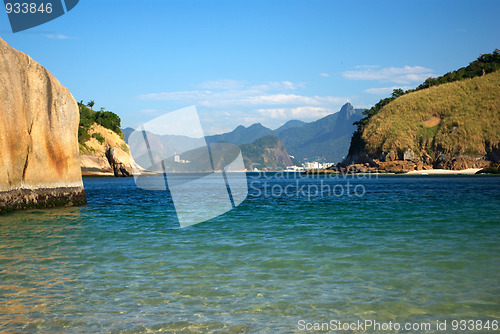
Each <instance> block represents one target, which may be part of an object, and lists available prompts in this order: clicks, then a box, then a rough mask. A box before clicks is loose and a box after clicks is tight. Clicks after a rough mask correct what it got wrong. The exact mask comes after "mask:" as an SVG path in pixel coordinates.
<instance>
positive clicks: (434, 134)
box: [346, 50, 500, 166]
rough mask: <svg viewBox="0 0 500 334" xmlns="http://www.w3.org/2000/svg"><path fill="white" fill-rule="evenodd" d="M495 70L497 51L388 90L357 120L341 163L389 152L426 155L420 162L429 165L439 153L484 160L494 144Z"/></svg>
mask: <svg viewBox="0 0 500 334" xmlns="http://www.w3.org/2000/svg"><path fill="white" fill-rule="evenodd" d="M496 69H500V52H499V51H498V50H495V51H494V52H493V53H492V54H486V55H482V56H481V57H479V58H478V60H476V61H474V62H472V63H471V64H470V65H469V66H467V67H463V68H461V69H459V70H457V71H453V72H449V73H447V74H445V75H443V76H441V77H439V78H429V79H427V80H426V81H425V82H424V83H423V84H422V85H420V86H419V87H417V89H414V90H410V91H406V92H404V91H402V90H394V92H393V94H392V96H391V97H389V98H386V99H382V100H381V101H379V102H378V103H377V104H376V105H375V106H373V107H372V108H371V109H369V110H367V111H366V112H365V118H363V119H362V120H360V121H359V122H357V130H356V132H355V133H354V135H353V137H352V139H351V147H350V149H349V156H348V158H347V159H346V162H347V163H356V162H359V161H356V160H359V159H357V158H359V157H360V156H362V155H365V156H366V155H367V156H368V157H369V158H371V159H381V160H382V161H383V160H384V159H385V158H384V155H387V153H388V152H391V151H393V152H394V158H392V159H396V160H397V159H401V160H413V161H424V160H426V159H427V161H424V162H426V163H428V164H430V165H434V166H436V163H437V162H439V161H438V160H439V159H445V158H446V157H445V156H448V158H449V157H453V156H454V157H457V156H462V155H464V156H469V157H486V158H487V159H490V158H491V155H492V154H493V155H496V151H498V146H499V143H500V71H498V70H497V71H495V70H496ZM488 73H489V74H488ZM404 152H408V154H407V158H405V157H404ZM490 160H495V159H490Z"/></svg>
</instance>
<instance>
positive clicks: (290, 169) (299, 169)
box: [286, 166, 304, 172]
mask: <svg viewBox="0 0 500 334" xmlns="http://www.w3.org/2000/svg"><path fill="white" fill-rule="evenodd" d="M286 171H287V172H303V171H304V167H299V166H287V167H286Z"/></svg>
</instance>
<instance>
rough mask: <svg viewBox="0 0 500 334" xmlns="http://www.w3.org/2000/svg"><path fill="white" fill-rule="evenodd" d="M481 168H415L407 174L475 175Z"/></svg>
mask: <svg viewBox="0 0 500 334" xmlns="http://www.w3.org/2000/svg"><path fill="white" fill-rule="evenodd" d="M480 170H481V168H467V169H462V170H449V169H429V170H414V171H411V172H407V173H405V175H474V174H476V173H477V172H479V171H480Z"/></svg>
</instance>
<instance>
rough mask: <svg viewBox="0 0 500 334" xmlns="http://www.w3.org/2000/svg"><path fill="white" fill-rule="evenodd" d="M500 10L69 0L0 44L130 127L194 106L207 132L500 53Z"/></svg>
mask: <svg viewBox="0 0 500 334" xmlns="http://www.w3.org/2000/svg"><path fill="white" fill-rule="evenodd" d="M499 14H500V1H497V0H492V1H482V0H470V1H461V0H452V1H440V0H432V1H426V0H419V1H390V0H383V1H376V0H370V1H333V0H329V1H319V0H307V1H306V0H302V1H295V0H287V1H285V0H265V1H257V0H255V1H252V0H230V1H222V0H199V1H191V0H140V1H139V0H137V1H132V0H80V2H79V4H78V5H77V6H76V7H75V8H74V9H73V10H71V11H70V12H68V13H67V14H65V15H63V16H61V17H59V18H57V19H55V20H53V21H50V22H48V23H45V24H43V25H40V26H37V27H34V28H32V29H29V30H26V31H23V32H18V33H12V30H11V28H10V25H9V21H8V17H7V14H6V13H5V11H3V10H0V37H1V38H3V39H4V40H5V41H6V42H7V43H9V44H10V45H11V46H12V47H14V48H16V49H18V50H20V51H23V52H25V53H27V54H29V55H30V56H31V57H32V58H33V59H34V60H36V61H38V62H39V63H40V64H42V65H43V66H44V67H45V68H47V69H48V70H49V71H50V72H51V73H52V74H54V76H55V77H56V78H57V79H58V80H59V81H60V82H61V83H62V84H63V85H64V86H66V87H68V89H69V90H70V92H71V93H72V94H73V96H74V97H75V99H76V100H77V101H81V100H83V101H84V102H87V101H89V100H94V101H95V106H96V107H97V108H96V107H94V109H99V108H101V107H104V108H105V109H106V110H111V111H113V112H115V113H116V114H118V115H119V116H120V117H121V119H122V127H134V128H135V127H137V126H139V125H140V124H141V123H144V122H147V121H149V120H152V119H154V118H156V117H159V116H161V115H163V114H165V113H167V112H171V111H175V110H178V109H181V108H185V107H188V106H192V105H194V106H195V107H196V108H197V110H198V113H199V115H200V118H201V123H202V126H203V129H204V131H205V134H207V135H208V134H214V133H221V132H226V131H230V130H232V129H234V128H235V127H236V126H238V125H240V124H241V125H244V126H249V125H251V124H253V123H256V122H260V123H262V124H263V125H265V126H267V127H270V128H276V127H279V126H280V125H282V124H283V123H285V122H286V121H287V120H291V119H300V120H303V121H308V122H309V121H313V120H316V119H319V118H321V117H324V116H326V115H328V114H330V113H334V112H337V111H338V110H339V109H340V108H341V106H342V105H343V104H345V103H346V102H350V103H351V104H353V105H354V106H355V107H357V108H367V107H370V106H372V105H373V104H375V103H377V102H378V101H379V100H380V99H381V98H384V97H387V96H389V95H390V93H391V92H392V90H393V89H395V88H403V89H409V88H414V87H416V86H418V85H419V84H420V83H422V82H423V81H424V80H425V79H426V78H428V77H431V76H439V75H442V74H444V73H446V72H448V71H452V70H455V69H457V68H460V67H463V66H466V65H468V64H469V63H470V62H471V61H473V60H475V59H476V58H477V57H478V56H480V55H481V54H484V53H490V52H492V51H493V50H495V49H496V48H500V20H498V15H499Z"/></svg>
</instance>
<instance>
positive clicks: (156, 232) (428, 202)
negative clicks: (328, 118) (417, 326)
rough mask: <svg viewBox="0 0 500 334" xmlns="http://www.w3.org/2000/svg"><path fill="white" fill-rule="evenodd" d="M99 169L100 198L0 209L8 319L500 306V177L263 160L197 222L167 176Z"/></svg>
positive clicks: (89, 320)
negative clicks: (236, 200) (108, 173)
mask: <svg viewBox="0 0 500 334" xmlns="http://www.w3.org/2000/svg"><path fill="white" fill-rule="evenodd" d="M347 182H349V187H350V191H351V193H349V194H348V193H347V187H348V184H347ZM84 185H85V189H86V192H87V198H88V201H89V204H88V205H87V206H85V207H82V208H65V209H55V210H34V211H27V212H16V213H10V214H6V215H2V216H0V331H2V330H3V331H5V332H7V333H9V332H12V333H17V332H27V333H29V332H42V333H43V332H46V333H58V332H59V333H65V332H71V333H95V332H111V333H117V332H125V333H128V332H131V333H135V332H157V331H164V332H167V333H198V332H199V333H206V332H215V333H243V332H249V333H270V332H274V333H295V332H301V331H300V330H299V327H298V322H299V320H301V319H302V320H305V321H307V322H328V321H330V320H334V319H337V320H340V321H343V322H348V321H356V320H366V319H372V320H375V321H379V322H384V321H385V322H388V321H392V322H399V323H405V322H429V323H432V324H433V326H434V325H435V323H436V321H441V322H442V321H444V320H448V321H451V320H453V319H482V320H484V321H486V320H493V319H497V320H500V268H499V263H500V261H499V257H500V242H499V241H500V178H499V177H490V176H467V177H466V176H461V177H459V176H448V177H436V176H411V177H410V176H379V177H378V178H374V177H372V178H367V179H359V178H357V177H348V178H347V179H344V178H339V179H332V178H328V177H320V178H318V177H315V178H311V177H310V178H307V179H301V178H299V179H297V178H296V177H295V178H294V177H293V176H288V177H286V178H285V177H283V175H281V174H278V175H275V176H274V177H273V176H268V177H267V178H263V177H261V178H258V177H257V176H255V175H253V176H251V179H250V196H249V197H248V198H247V199H246V200H245V202H244V203H243V204H242V205H240V206H239V207H237V208H236V209H234V210H232V211H230V212H227V213H226V214H224V215H222V216H220V217H218V218H216V219H213V220H211V221H208V222H205V223H202V224H198V225H194V226H191V227H188V228H184V229H181V228H179V227H178V223H177V221H176V215H175V211H174V207H173V204H172V202H171V200H170V198H169V196H168V194H167V193H165V192H154V191H145V190H140V189H138V188H137V187H136V186H135V184H134V180H133V179H130V178H126V179H125V178H123V179H115V178H86V179H84ZM297 185H298V187H299V189H298V191H297V189H296V187H297ZM321 185H323V186H324V188H323V190H324V193H322V194H320V193H318V192H317V191H315V190H318V189H321ZM326 185H328V186H329V187H330V189H335V191H334V192H332V191H330V193H329V194H328V191H325V189H326V190H327V189H328V188H327V187H326ZM335 185H339V186H338V187H337V188H334V187H335ZM356 185H358V188H356V191H357V193H356V194H354V193H352V191H353V189H354V187H355V186H356ZM286 186H289V187H288V188H286ZM315 187H317V188H315ZM340 187H342V189H343V190H344V193H343V194H341V193H340V189H341V188H340ZM283 189H287V191H286V192H284V191H283ZM280 190H281V193H280ZM361 195H362V196H361ZM433 329H434V328H433ZM448 329H449V327H448ZM345 332H346V333H349V332H363V330H359V331H358V330H356V331H345ZM369 332H371V331H369Z"/></svg>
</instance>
